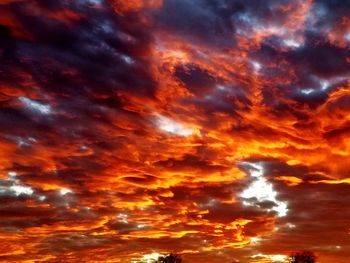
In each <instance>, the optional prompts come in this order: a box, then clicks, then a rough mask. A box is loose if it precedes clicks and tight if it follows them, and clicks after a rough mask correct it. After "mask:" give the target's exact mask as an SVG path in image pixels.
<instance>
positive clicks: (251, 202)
mask: <svg viewBox="0 0 350 263" xmlns="http://www.w3.org/2000/svg"><path fill="white" fill-rule="evenodd" d="M243 165H245V166H247V168H248V171H249V174H250V176H251V177H253V178H256V179H255V180H254V181H253V182H252V183H251V184H250V185H249V186H248V187H247V188H246V189H244V190H243V192H242V193H240V195H239V196H240V197H242V198H243V199H245V200H244V201H243V204H244V205H246V206H259V203H262V202H265V201H270V202H273V203H274V204H275V205H274V206H273V207H272V208H271V209H267V211H275V212H277V215H278V216H279V217H283V216H286V215H287V212H288V208H287V203H286V202H283V201H279V200H277V192H276V191H275V190H274V188H273V185H272V184H271V183H269V182H268V181H267V179H266V178H264V167H263V166H262V165H261V164H256V163H247V162H244V163H243Z"/></svg>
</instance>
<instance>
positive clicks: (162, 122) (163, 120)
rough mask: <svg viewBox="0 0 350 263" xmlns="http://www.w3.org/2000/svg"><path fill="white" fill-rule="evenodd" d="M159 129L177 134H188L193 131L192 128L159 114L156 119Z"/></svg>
mask: <svg viewBox="0 0 350 263" xmlns="http://www.w3.org/2000/svg"><path fill="white" fill-rule="evenodd" d="M156 123H157V126H158V128H159V129H161V130H163V131H166V132H169V133H172V134H175V135H179V136H189V135H191V134H192V133H193V130H192V129H190V128H187V127H185V126H184V125H182V124H181V123H178V122H176V121H173V120H171V119H169V118H167V117H164V116H159V117H158V118H157V120H156Z"/></svg>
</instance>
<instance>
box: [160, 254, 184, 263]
mask: <svg viewBox="0 0 350 263" xmlns="http://www.w3.org/2000/svg"><path fill="white" fill-rule="evenodd" d="M157 262H158V263H181V262H182V259H181V257H180V256H179V255H176V254H170V255H168V256H165V257H159V258H158V261H157Z"/></svg>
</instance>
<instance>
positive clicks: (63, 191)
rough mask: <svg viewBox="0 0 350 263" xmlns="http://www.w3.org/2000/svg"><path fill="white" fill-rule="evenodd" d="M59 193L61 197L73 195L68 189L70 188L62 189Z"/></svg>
mask: <svg viewBox="0 0 350 263" xmlns="http://www.w3.org/2000/svg"><path fill="white" fill-rule="evenodd" d="M59 192H60V195H66V194H70V193H73V191H72V190H70V189H68V188H61V189H60V191H59Z"/></svg>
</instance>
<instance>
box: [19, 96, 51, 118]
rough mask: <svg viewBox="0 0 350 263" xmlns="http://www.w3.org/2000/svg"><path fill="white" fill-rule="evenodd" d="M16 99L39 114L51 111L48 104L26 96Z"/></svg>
mask: <svg viewBox="0 0 350 263" xmlns="http://www.w3.org/2000/svg"><path fill="white" fill-rule="evenodd" d="M18 100H19V101H21V102H22V103H23V104H24V105H25V106H26V107H28V108H30V109H32V110H34V111H37V112H39V113H41V114H44V115H47V114H50V113H51V107H50V106H49V105H45V104H42V103H39V102H37V101H34V100H31V99H28V98H27V97H19V98H18Z"/></svg>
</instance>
